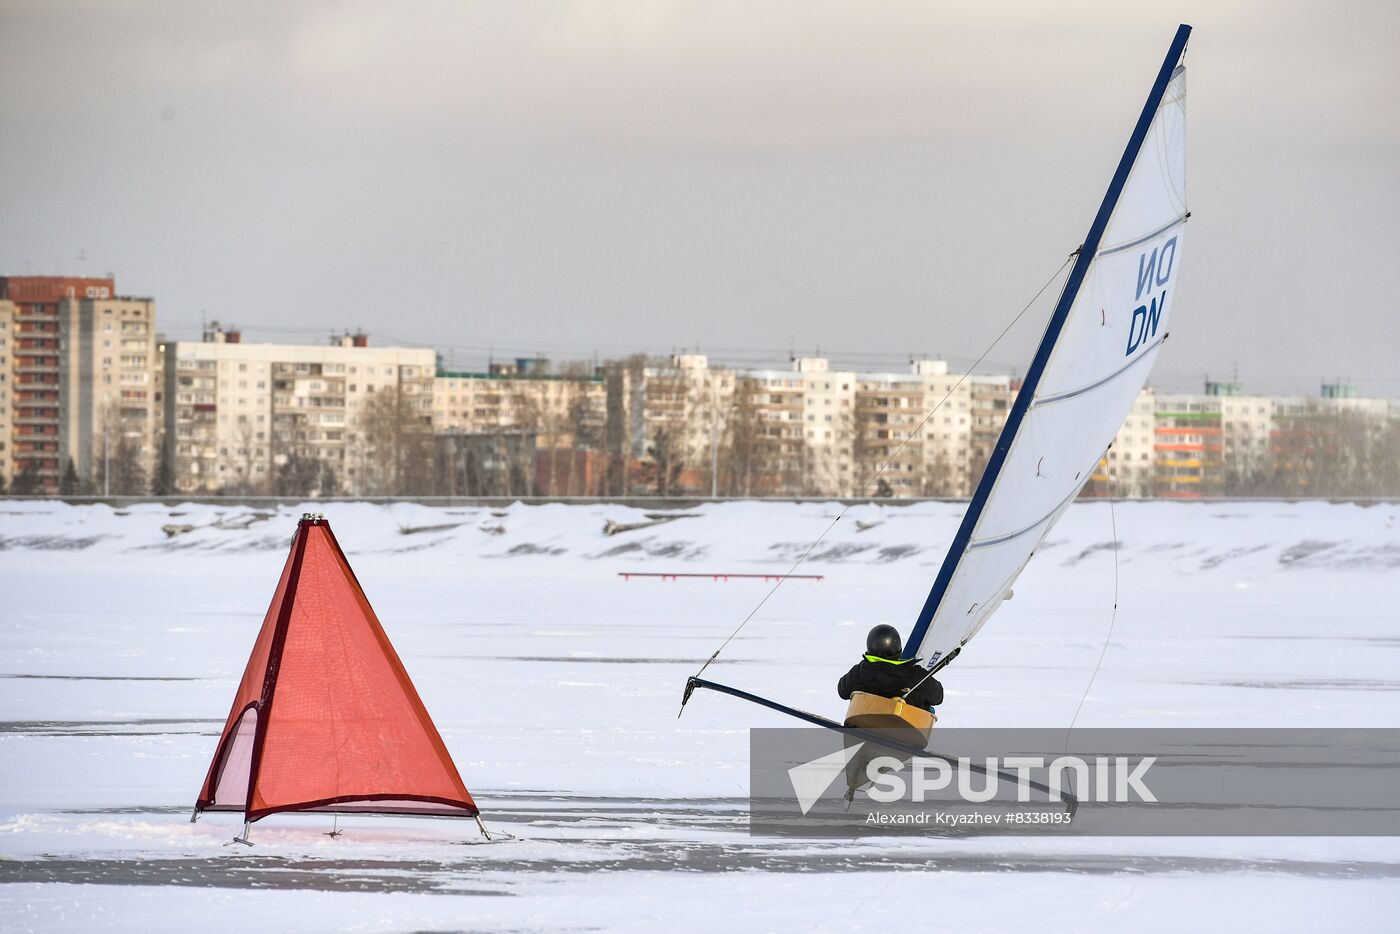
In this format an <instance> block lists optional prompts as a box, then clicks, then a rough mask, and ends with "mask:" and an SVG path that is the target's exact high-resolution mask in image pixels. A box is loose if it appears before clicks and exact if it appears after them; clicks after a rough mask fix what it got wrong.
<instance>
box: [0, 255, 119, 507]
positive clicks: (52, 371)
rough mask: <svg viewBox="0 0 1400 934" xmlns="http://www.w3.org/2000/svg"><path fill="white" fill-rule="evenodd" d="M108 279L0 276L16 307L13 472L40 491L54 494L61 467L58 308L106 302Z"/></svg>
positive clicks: (111, 285) (110, 291)
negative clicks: (75, 303) (80, 301)
mask: <svg viewBox="0 0 1400 934" xmlns="http://www.w3.org/2000/svg"><path fill="white" fill-rule="evenodd" d="M115 294H116V283H115V281H114V280H113V279H112V277H110V276H107V277H103V278H89V277H84V276H0V299H5V300H8V301H10V302H13V303H14V306H15V307H14V312H13V318H12V322H13V323H12V328H13V331H12V332H11V335H10V338H9V341H10V348H9V350H10V352H9V354H8V356H9V357H10V361H11V373H12V375H13V383H12V384H11V390H10V411H11V423H12V425H11V435H10V437H9V439H8V440H9V447H10V462H11V472H12V473H13V474H14V475H15V476H16V477H18V476H19V475H20V474H24V473H26V472H27V473H28V475H29V476H30V477H31V478H32V480H33V482H34V483H36V484H37V486H38V490H39V492H44V493H56V492H58V484H59V477H60V475H61V474H62V470H63V462H62V451H61V444H60V440H59V421H60V411H59V410H60V405H61V397H62V385H61V380H60V356H61V348H60V341H61V334H60V327H61V324H60V316H59V308H60V305H61V304H62V303H63V302H64V301H65V300H67V299H74V298H79V299H108V298H111V297H112V296H114V295H115Z"/></svg>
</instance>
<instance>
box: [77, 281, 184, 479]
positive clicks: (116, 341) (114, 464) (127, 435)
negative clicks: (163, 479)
mask: <svg viewBox="0 0 1400 934" xmlns="http://www.w3.org/2000/svg"><path fill="white" fill-rule="evenodd" d="M155 319H156V305H155V301H154V300H153V299H150V298H124V297H116V296H111V297H96V298H86V297H82V298H79V297H76V296H75V297H71V298H65V299H63V300H62V301H61V302H60V303H59V335H60V342H61V347H62V353H61V355H60V358H59V383H58V385H59V399H60V405H59V410H58V414H59V424H58V435H59V458H60V462H61V463H63V464H64V465H65V469H66V465H67V464H68V463H69V462H70V461H71V462H72V464H73V466H74V468H75V469H76V472H77V476H78V478H79V480H80V481H81V482H83V483H85V484H86V485H87V487H88V488H89V489H91V490H93V491H95V492H97V493H109V492H123V493H138V492H139V493H144V492H146V491H147V490H148V488H149V478H150V476H151V472H152V471H153V470H154V469H155V466H156V461H157V459H158V456H159V451H158V447H157V446H158V444H159V439H160V436H161V425H160V421H161V417H162V412H161V409H160V407H159V405H158V400H157V397H156V375H155V374H156V372H157V370H158V368H159V365H158V356H157V350H156V334H155Z"/></svg>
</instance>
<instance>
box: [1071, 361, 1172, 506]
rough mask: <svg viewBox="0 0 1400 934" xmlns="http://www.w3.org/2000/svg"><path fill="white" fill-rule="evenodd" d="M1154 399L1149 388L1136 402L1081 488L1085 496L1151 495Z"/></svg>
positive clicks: (1153, 475) (1155, 407)
mask: <svg viewBox="0 0 1400 934" xmlns="http://www.w3.org/2000/svg"><path fill="white" fill-rule="evenodd" d="M1156 426H1157V399H1156V396H1155V394H1154V393H1153V392H1152V389H1151V388H1150V387H1148V388H1144V389H1143V390H1142V391H1141V392H1140V393H1138V396H1137V398H1136V399H1134V400H1133V407H1132V408H1131V409H1130V410H1129V411H1128V416H1127V418H1125V419H1124V420H1123V427H1122V428H1119V429H1118V434H1116V435H1115V436H1114V438H1113V444H1112V446H1111V447H1109V449H1108V453H1107V454H1105V455H1104V457H1103V458H1102V459H1101V460H1100V461H1099V464H1098V467H1097V469H1096V470H1095V471H1094V474H1093V476H1091V477H1090V478H1089V483H1088V484H1087V485H1086V486H1085V488H1084V495H1086V496H1114V497H1122V498H1129V499H1132V498H1138V497H1147V496H1151V495H1152V491H1153V489H1154V488H1155V485H1156V473H1157V462H1156V453H1157V438H1156V433H1155V429H1156Z"/></svg>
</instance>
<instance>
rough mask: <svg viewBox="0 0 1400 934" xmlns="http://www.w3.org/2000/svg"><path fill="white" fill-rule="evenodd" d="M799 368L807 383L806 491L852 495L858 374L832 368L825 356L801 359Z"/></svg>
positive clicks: (804, 400)
mask: <svg viewBox="0 0 1400 934" xmlns="http://www.w3.org/2000/svg"><path fill="white" fill-rule="evenodd" d="M795 366H796V369H797V371H798V372H799V373H801V374H802V375H803V378H804V380H805V383H804V387H803V393H802V418H803V423H804V426H805V429H806V432H807V438H806V456H805V462H806V478H805V479H806V491H807V492H811V493H814V494H817V495H836V496H848V495H850V493H849V491H850V490H851V488H852V487H853V485H854V482H855V481H854V464H855V447H856V374H855V373H854V372H852V371H850V370H833V369H831V368H830V366H829V364H828V362H827V360H826V359H825V358H823V357H799V358H798V359H797V361H796V363H795Z"/></svg>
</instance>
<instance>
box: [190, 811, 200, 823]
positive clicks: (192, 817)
mask: <svg viewBox="0 0 1400 934" xmlns="http://www.w3.org/2000/svg"><path fill="white" fill-rule="evenodd" d="M197 820H199V808H195V809H194V810H193V811H191V812H190V823H191V824H193V823H194V822H195V821H197Z"/></svg>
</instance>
